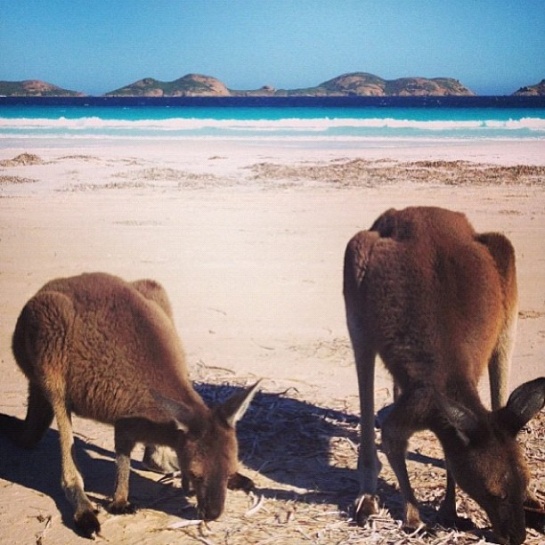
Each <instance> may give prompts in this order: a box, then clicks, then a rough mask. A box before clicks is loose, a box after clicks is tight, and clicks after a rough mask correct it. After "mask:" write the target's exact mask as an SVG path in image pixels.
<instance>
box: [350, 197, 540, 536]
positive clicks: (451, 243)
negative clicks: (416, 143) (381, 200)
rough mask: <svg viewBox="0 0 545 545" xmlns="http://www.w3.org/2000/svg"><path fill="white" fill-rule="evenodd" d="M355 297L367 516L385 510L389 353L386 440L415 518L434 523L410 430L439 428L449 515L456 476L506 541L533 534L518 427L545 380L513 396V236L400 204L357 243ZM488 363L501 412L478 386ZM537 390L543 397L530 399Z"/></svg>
mask: <svg viewBox="0 0 545 545" xmlns="http://www.w3.org/2000/svg"><path fill="white" fill-rule="evenodd" d="M344 297H345V305H346V314H347V323H348V329H349V332H350V337H351V341H352V345H353V348H354V354H355V359H356V366H357V372H358V384H359V389H360V404H361V432H362V444H361V449H360V457H359V465H358V467H359V472H360V496H359V498H358V500H357V501H356V517H357V519H358V521H359V522H360V523H363V522H364V520H365V519H366V517H367V516H368V515H369V514H371V513H374V512H376V509H377V505H376V499H375V494H376V488H377V478H378V474H379V471H380V463H379V461H378V458H377V454H376V446H375V443H374V429H373V428H374V409H373V396H374V360H375V356H376V355H377V354H378V355H380V357H381V358H382V360H383V361H384V364H385V366H386V368H387V369H388V370H389V372H390V373H391V374H392V376H393V378H394V381H395V384H396V390H397V392H398V395H397V396H396V397H397V399H396V403H395V405H394V407H393V409H392V410H391V412H390V413H389V415H388V416H387V417H386V419H385V421H384V422H383V423H382V443H383V447H384V450H385V452H386V454H387V456H388V460H389V462H390V465H391V466H392V468H393V470H394V472H395V473H396V476H397V479H398V482H399V486H400V489H401V493H402V495H403V497H404V500H405V502H406V512H405V524H406V525H407V526H408V527H410V528H418V527H419V526H420V525H421V524H422V523H421V520H420V515H419V512H418V506H417V501H416V498H415V496H414V493H413V491H412V488H411V485H410V482H409V478H408V474H407V468H406V463H405V452H406V449H407V444H408V440H409V438H410V436H411V435H412V434H413V433H414V432H415V431H417V430H421V429H430V430H432V431H433V432H434V433H435V434H436V435H437V436H438V438H439V440H440V441H441V443H442V446H443V450H444V452H445V458H446V464H447V468H448V470H449V471H448V477H449V478H448V479H447V481H448V482H447V494H446V497H445V501H444V503H443V505H442V507H441V510H440V515H441V516H442V517H443V518H444V519H447V520H449V521H450V522H452V521H453V519H455V518H456V507H455V498H454V492H455V487H454V480H455V481H456V482H457V483H458V484H459V485H460V486H461V487H462V488H464V489H465V490H466V491H467V492H468V493H469V494H470V495H471V496H472V497H473V498H474V499H475V500H476V501H477V502H478V503H479V504H480V505H481V506H482V507H483V508H484V509H485V511H486V512H487V514H488V516H489V518H490V520H491V522H492V525H493V528H494V530H495V532H496V534H497V535H498V537H499V538H500V539H501V540H502V541H503V542H504V543H510V544H518V543H522V541H524V539H525V529H524V512H523V502H524V501H525V500H528V501H529V502H530V501H531V500H530V498H527V486H528V471H527V469H526V465H525V462H524V460H523V457H522V455H521V453H520V451H519V447H518V445H517V443H516V440H515V435H516V433H517V432H518V430H519V429H520V428H521V427H522V426H523V425H524V424H525V423H526V421H527V420H529V419H530V418H531V417H532V416H533V414H535V412H537V411H538V410H539V409H540V408H541V407H542V406H543V404H542V403H541V402H542V401H545V399H544V396H545V394H544V392H543V389H544V386H543V385H544V383H545V379H539V380H538V381H537V382H536V381H534V382H532V383H528V384H526V385H523V386H521V387H519V389H517V390H516V391H515V392H514V393H513V394H512V396H511V398H510V399H509V403H508V404H507V406H506V407H503V406H504V404H505V401H506V397H507V382H508V368H509V360H510V356H511V352H512V347H513V342H514V332H515V324H516V316H517V286H516V272H515V256H514V250H513V247H512V245H511V244H510V242H509V241H508V239H507V238H506V237H504V236H503V235H500V234H497V233H487V234H481V235H479V234H477V233H475V231H474V230H473V228H472V226H471V225H470V224H469V222H468V221H467V219H466V217H465V216H464V215H463V214H460V213H456V212H451V211H448V210H445V209H441V208H434V207H429V208H425V207H421V208H419V207H415V208H407V209H404V210H401V211H397V210H393V209H392V210H388V211H387V212H385V213H384V214H382V215H381V216H380V217H379V218H378V219H377V220H376V221H375V222H374V224H373V226H372V227H371V229H370V230H369V231H362V232H360V233H358V234H356V235H355V236H354V237H353V238H352V240H350V242H349V243H348V246H347V248H346V253H345V263H344ZM486 369H488V372H489V377H490V386H491V400H492V407H493V409H494V411H493V412H490V411H488V410H487V409H486V408H485V407H484V406H483V405H482V403H481V401H480V399H479V395H478V391H477V385H478V381H479V379H480V377H481V376H482V374H483V372H484V371H485V370H486ZM536 392H537V393H536ZM536 396H537V397H536ZM528 398H531V399H534V400H535V399H537V401H536V402H534V403H533V404H532V403H530V404H528V403H527V404H526V405H524V403H525V401H526V400H527V399H528ZM521 400H524V401H521ZM540 404H541V405H540ZM529 405H530V406H531V410H529V409H528V406H529ZM502 407H503V408H502ZM515 422H516V423H515ZM453 478H454V480H453Z"/></svg>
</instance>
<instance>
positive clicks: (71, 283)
mask: <svg viewBox="0 0 545 545" xmlns="http://www.w3.org/2000/svg"><path fill="white" fill-rule="evenodd" d="M12 348H13V354H14V356H15V360H16V362H17V364H18V365H19V367H20V368H21V369H22V371H23V372H24V374H25V375H26V377H27V379H28V381H29V387H28V389H29V393H28V409H27V416H26V419H25V421H24V422H21V421H20V420H18V419H16V418H13V417H9V416H7V415H0V418H1V419H0V428H3V431H4V432H5V433H7V434H8V435H10V436H11V438H12V439H13V440H14V441H15V443H16V444H18V445H20V446H22V447H26V448H31V447H33V446H35V445H36V444H37V442H38V441H39V440H40V438H41V437H42V435H43V434H44V433H45V431H46V430H47V428H48V427H49V426H50V424H51V422H52V420H53V417H55V418H56V420H57V425H58V429H59V438H60V447H61V454H62V486H63V488H64V491H65V493H66V496H67V498H68V500H69V501H70V503H71V504H72V506H73V508H74V511H75V517H74V518H75V524H76V528H77V529H78V530H79V531H80V532H81V533H82V534H83V535H84V536H86V537H91V538H92V537H94V535H95V534H97V535H98V534H99V532H100V523H99V521H98V518H97V516H96V511H95V508H94V507H93V505H92V504H91V502H90V500H89V499H88V498H87V496H86V494H85V492H84V486H83V479H82V477H81V475H80V473H79V471H78V469H77V466H76V461H75V452H74V449H73V444H74V439H73V434H72V425H71V417H70V415H71V413H72V412H73V413H75V414H78V415H80V416H82V417H86V418H91V419H93V420H97V421H99V422H104V423H106V424H112V425H113V426H114V432H115V452H116V464H117V476H116V486H115V491H114V495H113V500H112V502H111V503H110V505H109V507H108V509H109V511H110V512H111V513H131V512H133V511H134V507H133V505H132V504H131V503H130V502H129V501H128V494H129V473H130V454H131V451H132V450H133V448H134V446H135V444H136V443H137V442H142V443H145V444H148V445H164V446H166V447H170V448H172V449H173V450H174V451H175V452H176V454H177V458H178V464H179V467H180V468H181V471H182V475H183V477H184V479H185V480H188V481H189V484H190V485H191V486H192V487H193V488H194V490H195V492H196V497H197V507H198V511H199V515H200V516H201V517H202V518H203V519H205V520H213V519H216V518H218V517H219V516H220V515H221V513H222V511H223V509H224V504H225V498H226V489H227V488H228V487H229V488H240V487H241V486H243V487H245V488H248V487H249V486H251V484H252V483H251V481H250V480H249V479H248V478H246V477H243V476H242V475H239V474H238V473H237V466H238V444H237V439H236V433H235V424H236V422H237V421H238V420H239V419H240V418H242V416H243V415H244V412H245V411H246V409H247V408H248V405H249V404H250V402H251V400H252V398H253V396H254V395H255V393H256V391H257V384H255V385H254V386H252V387H250V388H248V389H246V390H245V391H242V392H240V393H237V394H235V395H233V396H232V397H231V398H230V399H228V400H227V401H225V402H224V403H223V404H222V405H220V406H218V407H215V408H213V409H210V408H209V407H208V406H207V405H206V404H205V403H204V401H203V400H202V398H201V397H200V396H199V395H198V394H197V392H196V391H195V390H194V389H193V386H192V384H191V382H190V380H189V378H188V374H187V368H186V364H185V358H184V353H183V349H182V345H181V342H180V340H179V337H178V335H177V333H176V330H175V328H174V323H173V320H172V311H171V307H170V303H169V301H168V297H167V295H166V293H165V291H164V289H163V288H162V287H161V286H160V285H159V284H158V283H157V282H154V281H153V280H139V281H136V282H126V281H124V280H122V279H121V278H118V277H115V276H111V275H108V274H104V273H91V274H83V275H81V276H75V277H71V278H61V279H57V280H52V281H51V282H48V283H47V284H45V285H44V286H43V287H42V288H41V289H40V290H39V291H38V293H37V294H36V295H35V296H34V297H32V298H31V299H30V300H29V301H28V303H27V304H26V305H25V306H24V308H23V310H22V311H21V314H20V316H19V318H18V320H17V324H16V327H15V332H14V334H13V343H12Z"/></svg>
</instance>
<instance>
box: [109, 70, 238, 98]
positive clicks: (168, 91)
mask: <svg viewBox="0 0 545 545" xmlns="http://www.w3.org/2000/svg"><path fill="white" fill-rule="evenodd" d="M230 95H231V93H230V92H229V89H227V87H225V85H224V84H223V83H222V82H221V81H219V80H218V79H216V78H212V77H210V76H202V75H200V74H187V75H186V76H183V77H182V78H179V79H177V80H174V81H169V82H165V81H159V80H156V79H153V78H145V79H141V80H139V81H136V82H134V83H131V84H130V85H126V86H125V87H121V88H120V89H116V90H115V91H110V92H109V93H106V95H105V96H111V97H123V96H128V97H135V96H136V97H141V96H145V97H192V96H201V97H202V96H213V97H222V96H230Z"/></svg>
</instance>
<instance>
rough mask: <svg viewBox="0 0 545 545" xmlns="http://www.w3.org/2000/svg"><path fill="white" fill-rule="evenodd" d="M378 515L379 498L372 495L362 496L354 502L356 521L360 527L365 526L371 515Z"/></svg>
mask: <svg viewBox="0 0 545 545" xmlns="http://www.w3.org/2000/svg"><path fill="white" fill-rule="evenodd" d="M377 513H378V498H377V496H374V495H371V494H362V495H361V496H358V498H356V501H355V502H354V521H355V522H356V524H357V525H358V526H365V523H366V522H367V519H368V518H369V516H370V515H376V514H377Z"/></svg>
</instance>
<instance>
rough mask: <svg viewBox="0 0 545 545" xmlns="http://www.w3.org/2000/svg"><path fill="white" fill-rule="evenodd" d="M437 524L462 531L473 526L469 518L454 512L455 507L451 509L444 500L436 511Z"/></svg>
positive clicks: (471, 528) (466, 530)
mask: <svg viewBox="0 0 545 545" xmlns="http://www.w3.org/2000/svg"><path fill="white" fill-rule="evenodd" d="M437 524H439V525H440V526H443V527H444V528H456V529H457V530H462V531H463V532H468V531H469V530H473V529H474V528H475V525H474V524H473V522H472V521H471V519H468V518H465V517H460V516H459V515H458V513H456V508H454V509H452V507H451V506H447V504H446V502H443V503H442V504H441V507H440V508H439V510H438V511H437Z"/></svg>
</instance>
